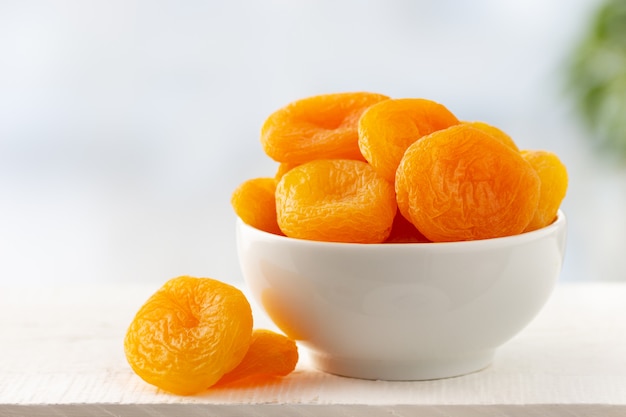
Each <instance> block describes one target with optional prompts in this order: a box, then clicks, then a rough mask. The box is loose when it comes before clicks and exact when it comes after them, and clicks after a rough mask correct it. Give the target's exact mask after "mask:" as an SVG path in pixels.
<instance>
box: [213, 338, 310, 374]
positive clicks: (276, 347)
mask: <svg viewBox="0 0 626 417" xmlns="http://www.w3.org/2000/svg"><path fill="white" fill-rule="evenodd" d="M297 363H298V346H297V345H296V342H295V341H293V340H292V339H290V338H288V337H287V336H284V335H282V334H280V333H276V332H273V331H271V330H266V329H255V330H254V331H253V332H252V340H251V342H250V348H249V349H248V352H247V353H246V356H244V358H243V360H242V361H241V362H240V363H239V365H237V367H236V368H235V369H233V370H232V371H230V372H229V373H227V374H226V375H224V376H223V377H222V379H220V380H219V381H218V383H217V385H224V384H230V383H232V382H235V381H241V380H244V379H251V378H254V379H255V380H256V381H258V380H263V379H267V378H271V377H277V376H287V375H289V374H290V373H291V372H293V370H294V369H295V368H296V365H297Z"/></svg>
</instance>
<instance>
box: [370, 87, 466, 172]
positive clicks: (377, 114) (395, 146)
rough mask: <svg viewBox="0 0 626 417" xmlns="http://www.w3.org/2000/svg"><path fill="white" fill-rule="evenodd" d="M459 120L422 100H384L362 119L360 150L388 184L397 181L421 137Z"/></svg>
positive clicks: (454, 123)
mask: <svg viewBox="0 0 626 417" xmlns="http://www.w3.org/2000/svg"><path fill="white" fill-rule="evenodd" d="M458 123H459V120H458V119H457V118H456V116H454V114H452V113H451V112H450V111H449V110H448V109H447V108H446V107H445V106H443V105H442V104H439V103H436V102H434V101H431V100H426V99H422V98H400V99H389V100H385V101H381V102H380V103H377V104H374V105H372V106H371V107H370V108H368V109H367V110H366V111H365V112H364V113H363V115H362V116H361V119H360V120H359V148H360V149H361V153H362V154H363V156H364V157H365V159H366V160H367V161H368V162H369V163H370V164H371V165H372V166H373V167H374V169H375V170H376V172H378V173H379V174H380V175H381V176H382V177H383V178H385V179H386V180H387V181H390V182H393V181H394V178H395V175H396V169H397V168H398V164H399V163H400V160H401V159H402V156H403V155H404V151H406V149H407V148H408V147H409V145H411V144H412V143H414V142H415V141H416V140H418V139H420V138H421V137H423V136H425V135H428V134H430V133H432V132H435V131H437V130H441V129H445V128H447V127H450V126H453V125H456V124H458Z"/></svg>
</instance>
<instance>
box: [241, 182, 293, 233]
mask: <svg viewBox="0 0 626 417" xmlns="http://www.w3.org/2000/svg"><path fill="white" fill-rule="evenodd" d="M275 191H276V180H275V179H274V178H265V177H260V178H252V179H249V180H246V181H244V182H243V183H242V184H240V185H239V186H238V187H237V188H236V189H235V191H234V192H233V194H232V196H231V199H230V202H231V205H232V207H233V209H234V210H235V214H237V216H238V217H239V218H241V220H243V222H244V223H246V224H248V225H250V226H252V227H254V228H256V229H259V230H263V231H265V232H269V233H273V234H276V235H282V234H283V233H282V232H281V231H280V228H279V227H278V222H277V221H276V198H275V196H274V194H275Z"/></svg>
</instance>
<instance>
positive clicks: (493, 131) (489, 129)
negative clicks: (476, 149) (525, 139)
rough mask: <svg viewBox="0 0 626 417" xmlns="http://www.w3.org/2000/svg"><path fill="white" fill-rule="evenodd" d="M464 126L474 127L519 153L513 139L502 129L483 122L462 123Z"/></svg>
mask: <svg viewBox="0 0 626 417" xmlns="http://www.w3.org/2000/svg"><path fill="white" fill-rule="evenodd" d="M464 123H465V124H467V125H469V126H472V127H475V128H476V129H478V130H482V131H483V132H485V133H489V134H490V135H491V136H493V137H494V138H496V139H498V140H499V141H500V142H502V143H504V144H505V145H507V146H509V147H511V148H512V149H515V150H516V151H519V148H518V147H517V144H516V143H515V141H514V140H513V138H511V137H510V136H509V135H508V134H507V133H505V132H504V131H503V130H502V129H499V128H497V127H495V126H493V125H490V124H489V123H485V122H478V121H475V122H464Z"/></svg>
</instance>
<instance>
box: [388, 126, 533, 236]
mask: <svg viewBox="0 0 626 417" xmlns="http://www.w3.org/2000/svg"><path fill="white" fill-rule="evenodd" d="M540 185H541V181H540V178H539V175H537V173H536V172H535V169H534V168H533V167H532V166H531V164H530V163H529V162H527V161H526V160H525V159H524V158H523V157H522V156H521V154H520V153H519V152H517V151H516V150H514V149H512V148H511V147H510V146H508V145H506V144H504V143H502V141H500V140H498V139H496V138H494V137H493V136H492V135H490V134H488V133H485V132H484V131H482V130H479V129H476V128H474V127H471V126H468V125H466V124H460V125H457V126H452V127H450V128H448V129H444V130H440V131H437V132H434V133H432V134H430V135H428V136H426V137H424V138H422V139H420V140H419V141H417V142H415V143H414V144H412V145H411V146H410V147H409V148H408V149H407V151H406V152H405V154H404V156H403V158H402V161H401V162H400V165H399V167H398V172H397V181H396V190H397V198H398V205H399V207H402V208H401V212H403V211H404V212H406V214H405V215H406V216H407V219H409V220H410V221H411V222H412V223H413V224H414V225H415V227H417V229H418V230H419V231H420V232H422V233H423V234H424V236H426V237H427V238H428V239H429V240H432V241H434V242H441V241H463V240H477V239H488V238H495V237H503V236H511V235H515V234H519V233H522V232H523V231H524V229H525V228H526V226H528V224H529V223H530V220H531V219H532V217H533V216H534V214H535V211H536V209H537V206H538V202H539V193H540ZM403 214H404V213H403Z"/></svg>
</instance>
